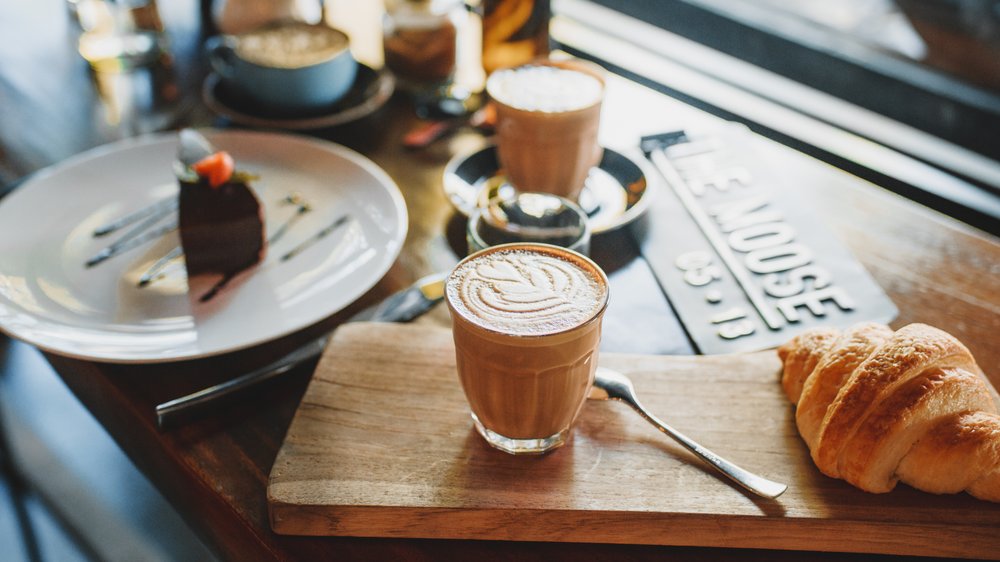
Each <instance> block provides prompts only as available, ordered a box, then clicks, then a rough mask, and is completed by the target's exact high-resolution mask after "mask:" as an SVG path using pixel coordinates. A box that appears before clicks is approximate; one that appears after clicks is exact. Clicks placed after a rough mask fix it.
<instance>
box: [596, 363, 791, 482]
mask: <svg viewBox="0 0 1000 562" xmlns="http://www.w3.org/2000/svg"><path fill="white" fill-rule="evenodd" d="M589 398H590V399H591V400H619V401H621V402H624V403H626V404H628V405H629V406H631V407H632V409H633V410H635V411H636V412H639V415H641V416H642V417H644V418H646V421H648V422H649V423H651V424H653V425H654V426H655V427H656V428H657V429H659V430H660V431H662V432H663V433H666V434H667V435H669V436H670V437H671V438H673V439H674V440H675V441H677V442H678V443H680V444H681V445H683V446H684V448H685V449H687V450H689V451H691V452H692V453H694V454H696V455H698V456H699V457H701V459H702V460H704V461H705V462H707V463H708V464H710V465H712V466H713V467H714V468H716V469H717V470H718V471H719V472H721V473H722V474H724V475H726V476H727V477H728V478H729V479H730V480H732V481H733V482H736V483H737V484H739V485H740V486H742V487H743V488H746V489H747V490H749V491H750V492H753V493H755V494H757V495H759V496H763V497H765V498H769V499H774V498H776V497H778V496H780V495H781V494H783V493H784V492H785V490H787V489H788V486H786V485H784V484H781V483H779V482H773V481H771V480H768V479H767V478H763V477H761V476H757V475H756V474H754V473H752V472H749V471H746V470H744V469H742V468H740V467H738V466H736V465H735V464H733V463H731V462H729V461H727V460H726V459H724V458H722V457H720V456H719V455H717V454H715V453H713V452H712V451H709V450H708V449H706V448H705V447H702V446H701V445H699V444H698V443H695V442H694V441H692V440H691V439H690V438H688V437H687V436H685V435H684V434H683V433H681V432H679V431H677V430H676V429H674V428H672V427H670V426H669V425H667V424H665V423H663V422H662V421H661V420H660V419H658V418H657V417H656V416H654V415H653V414H651V413H649V411H648V410H646V409H645V408H644V407H643V406H642V404H640V403H639V399H638V398H636V394H635V387H634V386H632V381H631V380H629V378H628V377H626V376H625V375H623V374H621V373H619V372H617V371H614V370H611V369H607V368H605V367H598V368H597V374H596V376H595V377H594V387H593V389H592V390H591V391H590V396H589Z"/></svg>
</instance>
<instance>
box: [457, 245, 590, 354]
mask: <svg viewBox="0 0 1000 562" xmlns="http://www.w3.org/2000/svg"><path fill="white" fill-rule="evenodd" d="M447 291H448V299H449V301H450V302H451V303H452V306H454V307H455V310H456V311H457V312H459V313H460V314H461V315H462V316H463V317H465V318H466V319H467V320H469V321H470V322H472V323H474V324H477V325H479V326H481V327H483V328H486V329H488V330H493V331H498V332H504V333H509V334H513V335H523V336H534V335H544V334H554V333H558V332H562V331H565V330H569V329H571V328H574V327H576V326H579V325H580V324H582V323H584V322H587V321H588V320H590V319H591V318H593V317H594V316H595V315H596V314H597V313H598V312H599V311H600V309H601V308H602V307H603V306H604V303H605V300H606V294H607V289H606V287H605V285H604V284H603V283H602V282H601V281H600V280H599V279H598V278H597V275H596V273H595V272H593V271H591V270H590V268H588V267H586V266H584V265H583V264H578V263H576V262H575V261H571V259H570V258H563V257H560V256H559V255H557V254H555V253H547V252H542V251H538V250H532V251H526V250H519V249H513V250H500V251H495V252H491V253H486V254H484V255H481V256H479V257H478V258H474V259H472V260H470V261H467V262H465V263H464V264H462V265H460V266H459V267H458V268H457V269H456V270H455V271H454V272H453V273H452V275H451V279H449V282H448V286H447Z"/></svg>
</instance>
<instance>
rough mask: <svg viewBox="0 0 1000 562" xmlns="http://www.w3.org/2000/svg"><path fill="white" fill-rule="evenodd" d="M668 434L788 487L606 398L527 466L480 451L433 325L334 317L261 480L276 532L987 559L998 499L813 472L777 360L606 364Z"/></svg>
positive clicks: (447, 347)
mask: <svg viewBox="0 0 1000 562" xmlns="http://www.w3.org/2000/svg"><path fill="white" fill-rule="evenodd" d="M600 361H601V363H602V364H603V365H606V366H609V367H612V368H615V369H618V370H620V371H622V372H625V373H627V374H629V375H630V376H631V377H632V379H633V380H634V382H635V386H636V389H637V391H638V393H639V395H640V398H641V399H642V400H643V402H644V403H645V404H646V406H647V407H648V408H650V409H651V410H653V411H654V413H656V414H657V415H659V416H660V417H661V418H663V419H665V420H666V421H667V422H668V423H670V424H672V425H674V427H676V428H677V429H679V430H681V431H682V432H684V433H686V434H688V435H689V436H691V437H692V438H694V439H695V440H697V441H699V442H701V443H702V444H703V445H705V446H707V447H709V448H710V449H713V450H715V451H716V452H717V453H719V454H721V455H722V456H724V457H727V458H729V459H730V460H732V461H734V462H736V463H737V464H739V465H741V466H743V467H745V468H747V469H749V470H752V471H755V472H758V473H759V474H762V475H764V476H766V477H768V478H771V479H774V480H778V481H782V482H785V483H787V484H788V485H789V489H788V491H787V492H786V493H785V494H784V495H783V496H781V497H780V498H778V499H777V500H773V501H771V500H763V499H760V498H757V497H755V496H752V495H749V494H747V493H745V492H743V491H742V490H741V489H739V488H738V487H736V486H735V485H732V484H730V483H729V482H728V481H727V480H724V479H723V478H722V477H721V476H719V475H717V474H716V473H715V472H714V471H713V470H711V469H709V468H707V467H706V466H705V465H703V464H702V463H701V462H700V461H699V460H698V459H696V458H695V457H693V456H692V455H690V454H689V453H687V452H686V451H684V450H683V449H681V448H680V446H678V445H675V444H674V443H673V442H672V441H670V440H668V439H667V438H666V437H665V436H664V435H662V434H660V433H659V432H657V431H656V430H655V429H654V428H653V427H652V426H650V425H649V424H647V423H646V422H645V421H643V420H642V419H641V418H640V417H639V416H638V415H636V414H635V413H634V412H632V411H631V410H630V409H629V408H628V407H627V406H626V405H624V404H621V403H618V402H588V403H587V405H586V406H585V407H584V411H583V413H582V414H581V417H580V420H579V422H578V425H577V426H576V429H575V431H574V436H573V439H572V440H571V441H570V443H569V444H568V445H567V446H566V447H563V448H562V449H560V450H557V451H555V452H553V453H550V454H548V455H545V456H541V457H514V456H510V455H507V454H505V453H502V452H500V451H496V450H494V449H491V448H490V447H489V446H487V445H486V444H485V442H484V441H483V440H482V439H481V438H480V437H479V435H478V434H477V433H476V432H475V430H474V429H473V427H472V422H471V421H470V419H469V414H468V407H467V405H466V402H465V397H464V395H463V394H462V390H461V387H460V386H459V383H458V379H457V376H456V374H455V357H454V350H453V347H452V340H451V333H450V331H448V330H445V329H441V328H436V327H432V328H428V327H426V326H413V325H409V326H406V325H391V324H360V323H355V324H348V325H346V326H344V327H342V328H341V329H340V330H339V331H338V332H337V333H336V334H335V336H334V339H333V341H332V343H331V344H330V346H329V348H328V349H327V351H326V354H325V355H324V357H323V359H322V360H321V361H320V363H319V366H318V367H317V369H316V374H315V376H314V377H313V380H312V382H311V383H310V385H309V388H308V390H307V391H306V393H305V396H304V397H303V400H302V404H301V406H300V407H299V410H298V412H297V413H296V415H295V418H294V420H293V421H292V425H291V427H290V428H289V430H288V435H287V437H286V438H285V442H284V444H283V446H282V448H281V450H280V451H279V453H278V457H277V459H276V460H275V463H274V467H273V468H272V470H271V477H270V483H269V486H268V505H269V508H270V517H271V526H272V527H273V529H274V531H275V532H277V533H280V534H291V535H350V536H366V537H423V538H461V539H494V540H518V541H522V540H523V541H571V542H603V543H637V544H660V545H695V546H723V547H749V548H767V549H792V550H820V551H841V552H871V553H887V554H916V555H926V556H949V557H971V558H994V557H995V556H996V555H997V553H998V552H1000V505H998V504H991V503H988V502H984V501H980V500H976V499H974V498H972V497H970V496H968V495H966V494H958V495H951V496H934V495H930V494H926V493H924V492H920V491H917V490H914V489H911V488H909V487H907V486H904V485H900V486H898V487H897V488H896V490H894V491H893V492H891V493H888V494H881V495H875V494H868V493H865V492H862V491H860V490H857V489H855V488H853V487H851V486H850V485H848V484H846V483H844V482H842V481H839V480H834V479H831V478H827V477H826V476H823V475H822V474H821V473H820V472H819V471H818V470H817V469H816V468H815V466H814V465H813V463H812V461H811V459H810V457H809V454H808V451H807V449H806V447H805V445H804V443H803V442H802V440H801V439H800V438H799V435H798V432H797V430H796V428H795V423H794V418H793V408H792V405H791V404H790V403H789V402H788V401H787V399H786V398H785V397H784V394H783V393H782V391H781V388H780V384H779V383H778V372H779V368H780V365H779V362H778V359H777V357H776V356H775V354H774V353H773V352H760V353H755V354H750V355H731V356H704V357H668V356H637V355H614V354H602V355H601V358H600Z"/></svg>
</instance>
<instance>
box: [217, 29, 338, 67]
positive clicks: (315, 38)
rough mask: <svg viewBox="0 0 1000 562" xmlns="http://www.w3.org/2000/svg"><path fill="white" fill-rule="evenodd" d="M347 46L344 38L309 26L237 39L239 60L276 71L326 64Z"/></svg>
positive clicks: (258, 32)
mask: <svg viewBox="0 0 1000 562" xmlns="http://www.w3.org/2000/svg"><path fill="white" fill-rule="evenodd" d="M346 46H347V40H346V39H345V38H344V36H343V35H341V34H340V33H338V32H337V31H335V30H332V29H324V28H321V27H317V26H310V25H305V24H302V25H294V24H293V25H284V26H281V27H274V28H268V29H263V30H259V31H253V32H250V33H247V34H245V35H241V36H240V37H239V41H238V43H237V46H236V52H237V54H238V55H239V56H240V58H242V59H244V60H246V61H249V62H252V63H255V64H259V65H261V66H271V67H277V68H299V67H302V66H308V65H311V64H316V63H320V62H323V61H325V60H329V59H330V58H331V57H333V56H334V55H335V54H337V53H339V52H340V51H341V50H343V49H344V47H346Z"/></svg>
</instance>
